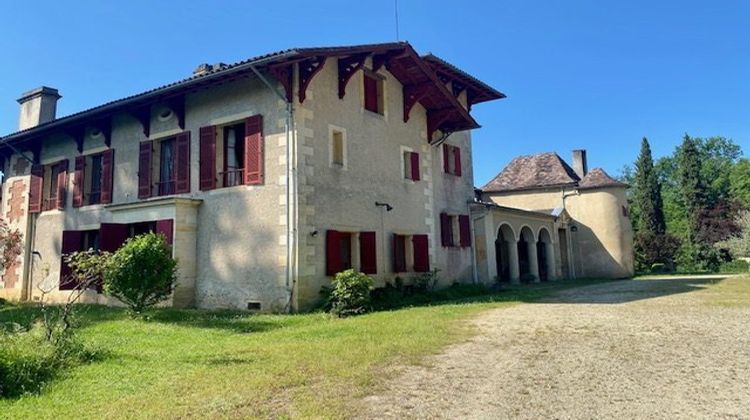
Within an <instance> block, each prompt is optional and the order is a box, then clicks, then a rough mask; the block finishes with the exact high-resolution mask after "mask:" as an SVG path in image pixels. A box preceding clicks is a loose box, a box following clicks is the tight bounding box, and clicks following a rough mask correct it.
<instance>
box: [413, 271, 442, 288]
mask: <svg viewBox="0 0 750 420" xmlns="http://www.w3.org/2000/svg"><path fill="white" fill-rule="evenodd" d="M439 272H440V270H439V269H437V268H436V269H434V270H432V271H428V272H426V273H422V274H420V275H418V276H417V277H415V278H414V289H416V291H418V292H429V291H431V290H433V289H434V288H435V286H437V284H438V281H439V280H440V278H439V277H438V273H439Z"/></svg>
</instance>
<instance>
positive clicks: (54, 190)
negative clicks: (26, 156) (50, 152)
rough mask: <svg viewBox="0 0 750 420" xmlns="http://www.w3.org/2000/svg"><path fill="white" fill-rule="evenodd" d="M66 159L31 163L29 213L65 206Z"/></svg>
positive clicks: (60, 208)
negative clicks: (42, 163) (46, 162)
mask: <svg viewBox="0 0 750 420" xmlns="http://www.w3.org/2000/svg"><path fill="white" fill-rule="evenodd" d="M67 183H68V161H67V160H61V161H59V162H55V163H52V164H49V165H33V166H32V167H31V181H30V182H29V213H39V212H41V211H42V210H52V209H59V210H62V209H64V208H65V197H66V191H67Z"/></svg>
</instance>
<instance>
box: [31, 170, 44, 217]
mask: <svg viewBox="0 0 750 420" xmlns="http://www.w3.org/2000/svg"><path fill="white" fill-rule="evenodd" d="M43 191H44V166H42V165H32V166H31V181H30V182H29V213H39V212H41V211H42V193H43Z"/></svg>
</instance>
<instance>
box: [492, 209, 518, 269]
mask: <svg viewBox="0 0 750 420" xmlns="http://www.w3.org/2000/svg"><path fill="white" fill-rule="evenodd" d="M495 262H496V267H497V273H496V275H497V281H500V282H515V281H517V280H518V255H517V253H516V233H515V231H514V230H513V227H512V226H511V225H510V223H507V222H501V223H500V225H499V226H498V228H497V234H496V235H495Z"/></svg>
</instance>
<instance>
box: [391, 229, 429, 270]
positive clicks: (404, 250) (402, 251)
mask: <svg viewBox="0 0 750 420" xmlns="http://www.w3.org/2000/svg"><path fill="white" fill-rule="evenodd" d="M428 244H429V241H428V239H427V235H422V234H417V235H401V234H397V233H396V234H393V272H394V273H406V272H416V273H424V272H427V271H430V250H429V246H428Z"/></svg>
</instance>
